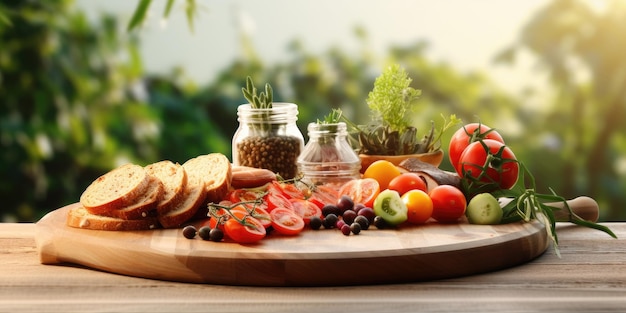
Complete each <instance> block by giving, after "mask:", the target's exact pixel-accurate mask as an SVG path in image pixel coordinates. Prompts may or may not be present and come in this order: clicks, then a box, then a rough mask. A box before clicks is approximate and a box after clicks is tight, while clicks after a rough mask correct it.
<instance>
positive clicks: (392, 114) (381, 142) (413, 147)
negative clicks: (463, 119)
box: [344, 64, 459, 170]
mask: <svg viewBox="0 0 626 313" xmlns="http://www.w3.org/2000/svg"><path fill="white" fill-rule="evenodd" d="M411 81H412V80H411V78H409V77H408V75H407V73H406V71H405V70H404V69H403V68H401V67H400V66H399V65H397V64H395V65H392V66H390V67H388V68H387V69H385V71H383V73H382V74H381V75H380V76H379V77H377V78H376V81H375V82H374V88H373V89H372V91H371V92H370V93H369V95H368V98H367V105H368V107H369V109H370V111H371V115H372V121H371V122H370V123H368V124H366V125H356V124H355V123H352V122H350V121H349V120H347V119H345V117H344V120H345V121H346V122H347V123H348V124H349V125H350V126H351V128H352V131H351V135H352V138H353V142H358V149H357V151H358V154H359V157H360V158H361V170H364V169H366V168H367V167H368V166H369V165H370V164H371V163H373V162H375V161H377V160H380V159H386V160H389V161H391V162H392V163H394V164H399V163H400V162H401V161H402V160H404V159H406V158H408V157H416V158H419V159H421V160H422V161H424V162H428V163H430V164H433V165H435V166H439V164H441V161H442V160H443V151H442V150H441V135H442V134H443V132H445V131H446V130H447V129H448V128H450V127H451V126H453V125H454V124H456V123H458V122H459V120H458V119H457V118H456V116H455V115H451V116H450V119H449V120H446V119H445V118H444V125H443V126H442V127H441V128H436V127H435V123H434V122H431V127H430V130H429V131H428V133H427V134H425V135H424V136H421V137H420V136H419V135H418V133H417V128H416V127H414V126H413V125H411V119H410V117H411V115H410V114H409V113H411V112H414V109H415V105H416V100H417V99H418V98H419V97H420V95H421V90H418V89H414V88H412V87H411V86H410V84H411Z"/></svg>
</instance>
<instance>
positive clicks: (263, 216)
mask: <svg viewBox="0 0 626 313" xmlns="http://www.w3.org/2000/svg"><path fill="white" fill-rule="evenodd" d="M232 211H242V212H244V213H246V214H248V215H250V216H252V217H254V218H256V219H257V220H259V222H261V224H263V227H265V228H268V227H270V226H272V218H271V216H270V213H269V212H267V210H265V209H264V208H263V207H261V206H258V205H254V204H246V205H245V206H244V205H237V206H235V207H234V208H232V209H231V213H232Z"/></svg>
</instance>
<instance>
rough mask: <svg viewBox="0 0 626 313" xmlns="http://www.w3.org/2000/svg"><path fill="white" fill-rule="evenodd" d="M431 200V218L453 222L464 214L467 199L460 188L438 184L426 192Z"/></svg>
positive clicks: (441, 221)
mask: <svg viewBox="0 0 626 313" xmlns="http://www.w3.org/2000/svg"><path fill="white" fill-rule="evenodd" d="M428 195H429V196H430V199H431V200H432V201H433V213H432V218H434V219H435V220H437V222H440V223H455V222H457V221H458V220H459V218H461V217H462V216H463V215H464V214H465V209H466V207H467V200H466V199H465V195H463V192H461V190H460V189H458V188H456V187H454V186H451V185H439V186H437V187H435V188H433V190H431V191H430V193H429V194H428Z"/></svg>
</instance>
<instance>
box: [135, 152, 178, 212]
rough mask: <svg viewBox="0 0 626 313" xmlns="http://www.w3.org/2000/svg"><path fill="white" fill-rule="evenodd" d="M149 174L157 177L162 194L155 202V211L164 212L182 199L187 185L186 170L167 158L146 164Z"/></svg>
mask: <svg viewBox="0 0 626 313" xmlns="http://www.w3.org/2000/svg"><path fill="white" fill-rule="evenodd" d="M145 168H146V171H147V172H148V174H149V175H152V176H155V177H156V178H158V179H159V180H160V181H161V183H162V185H163V190H162V196H161V199H160V200H159V202H158V204H157V207H156V209H157V212H158V213H159V214H166V213H167V212H169V211H170V210H172V209H174V208H175V207H176V206H177V205H178V204H179V203H180V202H181V201H184V197H185V191H186V187H187V171H185V168H184V167H182V166H181V165H180V164H178V163H174V162H172V161H169V160H164V161H159V162H156V163H152V164H149V165H147V166H146V167H145Z"/></svg>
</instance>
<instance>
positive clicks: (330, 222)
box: [324, 213, 339, 228]
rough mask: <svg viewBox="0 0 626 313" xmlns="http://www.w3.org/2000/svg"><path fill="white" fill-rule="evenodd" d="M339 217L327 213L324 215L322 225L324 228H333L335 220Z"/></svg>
mask: <svg viewBox="0 0 626 313" xmlns="http://www.w3.org/2000/svg"><path fill="white" fill-rule="evenodd" d="M338 219H339V218H338V217H337V215H335V214H332V213H331V214H328V215H326V216H325V217H324V221H325V223H324V227H326V228H333V227H334V226H335V224H337V220H338Z"/></svg>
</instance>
